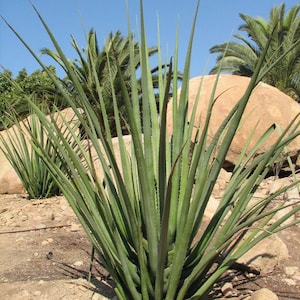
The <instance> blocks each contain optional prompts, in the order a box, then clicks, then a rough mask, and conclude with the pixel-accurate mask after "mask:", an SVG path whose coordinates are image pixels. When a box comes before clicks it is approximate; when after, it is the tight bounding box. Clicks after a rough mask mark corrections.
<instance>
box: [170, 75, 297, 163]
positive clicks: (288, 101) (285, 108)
mask: <svg viewBox="0 0 300 300" xmlns="http://www.w3.org/2000/svg"><path fill="white" fill-rule="evenodd" d="M202 80H203V81H202ZM215 80H216V76H215V75H207V76H204V77H195V78H192V79H191V80H190V83H189V106H188V110H189V114H191V111H192V108H193V106H194V103H195V99H196V97H197V92H198V89H199V85H200V84H202V85H201V91H200V101H199V105H198V108H197V113H196V121H195V122H196V124H199V123H200V130H201V126H202V125H203V123H204V120H205V117H206V112H207V107H208V103H209V100H210V96H211V93H212V90H213V86H214V84H215ZM249 82H250V78H247V77H242V76H235V75H221V76H220V78H219V82H218V85H217V88H216V92H215V97H214V98H215V99H216V101H215V104H214V107H213V111H212V117H211V122H210V125H209V137H212V136H214V134H215V133H216V131H217V129H218V127H219V125H220V124H221V122H222V121H223V120H224V118H225V117H226V116H227V115H228V114H229V112H230V111H231V109H232V108H233V107H234V105H235V104H236V103H237V102H238V101H239V100H240V98H241V97H242V96H243V94H244V92H245V90H246V88H247V86H248V84H249ZM179 92H180V91H179ZM171 110H172V105H169V107H168V126H169V133H170V134H171V132H172V111H171ZM299 113H300V105H299V104H298V103H297V102H295V101H294V100H293V99H292V98H290V97H289V96H287V95H286V94H284V93H282V92H281V91H279V90H278V89H276V88H275V87H272V86H270V85H268V84H265V83H259V84H258V86H257V87H256V88H255V90H254V91H253V92H252V95H251V97H250V99H249V102H248V104H247V107H246V110H245V112H244V115H243V117H242V122H241V124H242V126H241V127H240V129H239V130H238V131H237V132H236V135H235V138H234V140H233V142H232V144H231V147H230V150H229V152H228V155H227V157H226V161H225V164H224V166H223V167H224V168H228V169H230V168H231V167H233V166H234V165H235V163H236V161H237V159H238V157H239V155H240V154H241V152H242V149H243V147H244V145H245V143H246V141H247V140H248V138H249V137H250V136H251V133H252V131H253V129H254V128H255V126H256V125H257V124H258V126H257V128H256V130H255V133H254V135H253V137H252V139H251V142H250V145H249V149H251V148H252V147H253V146H254V145H255V144H256V143H257V141H258V140H259V138H260V137H261V136H262V135H263V133H264V132H265V131H266V130H267V129H268V128H269V127H270V126H271V125H272V124H275V123H276V124H278V125H279V126H280V128H281V130H284V129H285V128H286V127H287V126H288V124H289V123H290V122H291V121H292V120H293V118H294V117H295V116H296V115H297V114H299ZM277 138H278V133H273V134H272V135H271V136H270V137H269V138H268V140H267V141H266V142H265V143H264V144H263V145H262V146H261V147H260V149H259V151H258V152H257V154H258V155H259V154H261V153H263V152H265V151H266V149H268V148H269V147H270V146H271V145H273V144H274V142H275V141H276V139H277ZM288 151H289V152H290V155H291V156H292V157H293V158H295V159H296V158H297V156H298V153H299V151H300V139H299V138H297V139H295V140H294V141H293V142H292V143H291V144H290V145H289V146H288Z"/></svg>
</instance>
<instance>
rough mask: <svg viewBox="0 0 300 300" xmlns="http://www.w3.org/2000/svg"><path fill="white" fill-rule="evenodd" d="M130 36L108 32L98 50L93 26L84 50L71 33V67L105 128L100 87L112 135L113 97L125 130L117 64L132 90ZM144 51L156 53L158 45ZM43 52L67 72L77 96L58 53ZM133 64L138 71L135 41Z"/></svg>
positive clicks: (113, 128)
mask: <svg viewBox="0 0 300 300" xmlns="http://www.w3.org/2000/svg"><path fill="white" fill-rule="evenodd" d="M130 38H131V37H130V35H129V36H126V37H124V36H122V34H121V32H120V31H117V32H116V33H110V34H109V35H108V37H107V39H106V41H105V43H104V46H103V48H102V49H101V50H100V49H99V45H98V39H97V34H96V32H95V31H94V30H93V29H91V30H90V31H89V33H88V36H87V45H86V48H85V49H81V48H80V47H79V45H78V43H77V42H76V39H75V38H74V37H73V36H72V46H73V47H74V49H75V50H76V54H77V55H78V58H77V59H75V60H74V61H71V67H72V70H73V71H74V72H75V74H76V75H77V76H78V78H79V80H80V83H81V84H82V87H83V90H84V91H85V93H86V96H87V98H88V100H89V102H90V104H91V105H92V106H93V107H94V108H95V112H96V114H97V116H98V119H99V121H100V123H101V124H102V128H103V130H104V124H103V118H104V116H103V111H104V110H103V107H101V105H100V101H99V90H98V89H101V94H102V97H103V101H104V104H105V110H106V113H107V116H108V120H109V126H110V129H111V131H112V134H113V135H115V134H116V132H115V130H116V129H115V121H114V108H113V97H115V98H116V102H117V106H118V109H119V111H120V112H121V113H122V119H123V126H122V128H123V129H125V122H126V121H125V120H126V119H127V116H126V113H125V106H124V99H123V97H122V92H121V83H120V77H119V76H118V68H117V65H120V66H121V74H122V77H123V80H124V81H125V84H126V87H127V90H128V92H129V93H131V92H130V91H131V88H132V87H131V81H130V77H131V76H132V69H131V68H130V66H131V65H130V48H129V40H130ZM147 51H148V55H149V56H152V55H154V54H155V53H157V48H156V47H150V48H148V50H147ZM42 53H43V54H47V55H49V56H51V57H52V58H53V59H54V60H55V61H56V62H57V63H58V64H59V65H60V66H61V67H62V68H63V69H64V71H65V73H66V74H67V77H66V78H65V82H67V86H68V89H69V91H70V92H71V93H72V94H73V95H74V96H75V97H77V96H78V95H76V93H77V91H76V89H75V88H74V85H73V83H72V80H71V78H70V70H67V69H66V67H65V65H64V64H63V63H62V61H61V58H60V57H59V55H58V54H57V53H56V52H53V51H51V50H50V49H43V50H42ZM133 65H134V69H135V71H137V70H138V69H139V67H140V65H141V58H140V53H139V48H138V44H137V43H135V45H134V61H133ZM155 71H156V69H154V70H152V74H153V78H155ZM134 76H136V74H134ZM154 81H155V80H154ZM155 82H157V81H155ZM138 89H139V93H141V86H140V82H139V86H138Z"/></svg>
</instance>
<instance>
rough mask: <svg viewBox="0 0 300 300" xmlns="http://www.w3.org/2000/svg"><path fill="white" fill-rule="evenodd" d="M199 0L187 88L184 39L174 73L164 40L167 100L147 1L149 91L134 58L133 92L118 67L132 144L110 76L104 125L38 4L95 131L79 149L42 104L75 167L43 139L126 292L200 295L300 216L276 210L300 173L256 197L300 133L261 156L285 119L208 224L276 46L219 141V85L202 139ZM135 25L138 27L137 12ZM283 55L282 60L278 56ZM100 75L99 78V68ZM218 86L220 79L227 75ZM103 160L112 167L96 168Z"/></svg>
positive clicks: (241, 169)
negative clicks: (196, 70) (198, 119)
mask: <svg viewBox="0 0 300 300" xmlns="http://www.w3.org/2000/svg"><path fill="white" fill-rule="evenodd" d="M199 2H200V1H198V3H197V7H196V13H195V18H194V22H193V25H192V29H191V38H190V42H189V45H188V50H187V55H186V62H185V69H184V72H183V76H182V80H181V92H180V95H179V94H178V93H177V88H178V80H177V74H178V67H177V66H178V54H177V53H178V51H177V50H178V45H179V43H178V41H177V43H176V47H175V54H174V63H172V64H173V67H172V64H170V67H169V71H168V72H166V71H165V68H163V66H164V65H165V64H167V63H165V64H164V63H163V62H162V59H161V49H160V46H159V47H158V53H159V68H158V74H159V76H158V78H159V103H158V105H157V99H156V98H155V92H156V90H154V88H153V82H152V77H151V72H150V63H149V58H148V54H147V43H146V30H145V28H144V14H143V3H142V1H140V6H141V10H140V17H141V29H140V33H141V37H140V39H139V48H140V58H141V81H142V96H141V97H140V94H139V93H138V89H137V79H136V76H135V70H134V65H133V64H132V66H131V68H132V73H131V78H130V80H131V93H130V94H129V93H128V89H127V88H126V85H125V83H124V81H123V80H122V68H121V66H119V67H118V68H119V75H118V76H119V77H120V82H121V84H122V91H123V97H124V103H125V107H126V113H127V115H128V124H127V128H128V132H129V133H130V136H131V146H130V147H128V146H127V147H126V144H125V138H124V136H122V129H121V121H120V113H119V111H118V107H117V103H116V97H115V96H113V105H114V115H115V120H116V129H117V141H118V150H117V149H116V148H114V147H113V141H114V140H113V139H112V138H111V135H110V130H109V124H108V120H107V118H106V117H105V106H104V103H103V96H102V87H101V85H100V84H99V82H98V83H97V81H95V82H96V85H97V93H98V98H99V103H100V105H102V107H103V122H104V124H105V128H106V133H105V134H103V132H102V130H101V126H100V124H99V120H98V119H97V117H96V115H95V113H94V111H93V107H91V106H90V105H89V101H87V96H86V94H85V92H84V90H83V89H82V86H81V85H80V80H79V78H78V77H77V75H76V74H75V73H74V71H73V69H72V67H71V65H70V63H69V61H68V59H67V58H66V56H65V55H64V53H63V51H62V50H61V48H60V46H59V45H58V43H57V41H56V39H55V37H54V36H53V34H52V32H51V30H50V29H49V28H48V26H47V24H46V23H45V21H44V20H43V18H42V17H41V16H40V14H39V13H38V11H37V10H36V12H37V15H38V16H39V18H40V20H41V22H42V24H43V26H44V27H45V29H46V30H47V32H48V34H49V37H50V38H51V40H52V42H53V45H54V47H55V49H56V51H57V53H58V55H59V56H60V59H61V61H62V62H63V64H64V66H65V69H66V70H67V72H68V77H69V78H70V80H72V83H73V86H74V88H75V89H76V90H77V94H78V95H79V98H80V99H79V101H80V102H78V99H77V103H76V105H75V103H74V100H73V99H72V98H70V97H69V95H68V94H66V93H65V92H64V91H63V90H61V93H62V94H63V95H64V97H65V100H66V101H67V102H68V103H69V106H70V107H72V108H73V110H74V112H75V114H76V115H77V117H78V119H79V120H80V121H81V126H82V128H83V130H84V132H85V135H86V137H87V140H86V141H82V140H81V139H80V138H79V137H78V136H77V134H76V132H75V131H74V130H72V128H69V130H70V134H71V135H72V138H73V139H74V140H76V143H78V147H79V149H80V153H81V156H80V157H79V156H78V152H74V149H73V147H72V146H71V145H69V142H68V140H67V139H66V138H65V137H64V134H63V133H62V132H60V130H59V128H58V127H57V126H55V122H51V120H49V119H47V117H46V115H45V114H44V113H43V112H42V111H41V110H39V108H38V107H37V106H35V105H34V103H33V102H31V106H32V109H33V110H34V112H35V113H36V115H37V116H38V117H39V119H40V122H41V124H42V125H43V129H44V130H45V131H46V132H47V134H48V136H49V138H50V139H51V140H52V143H53V145H55V146H56V148H57V151H58V152H59V153H61V155H60V156H59V158H60V159H61V164H62V165H63V166H67V167H68V172H65V171H64V170H63V169H62V168H61V167H60V166H58V165H57V164H55V163H53V161H52V159H51V156H49V154H48V153H47V151H45V150H44V148H43V147H42V144H41V143H40V142H39V140H38V139H34V137H33V140H32V146H33V147H34V149H35V151H36V152H37V153H38V154H39V155H40V157H41V158H42V159H43V161H44V162H45V164H46V165H47V167H48V169H49V171H50V172H51V173H52V174H53V177H54V178H56V180H57V184H58V185H59V187H60V189H61V190H62V192H63V194H64V196H65V197H66V199H67V200H68V201H69V203H70V205H71V206H72V208H73V210H74V212H75V213H76V215H77V217H78V219H79V221H80V222H81V224H82V226H83V228H84V229H85V231H86V233H87V235H88V237H89V238H90V240H91V242H92V243H93V246H94V248H95V249H96V251H97V253H98V255H99V256H100V258H101V260H102V262H103V263H104V265H105V266H106V268H107V270H108V271H109V272H110V275H111V276H112V277H113V279H114V281H115V283H116V288H115V292H116V294H117V296H118V298H119V299H156V300H158V299H169V300H173V299H201V298H202V297H205V296H206V295H207V294H208V293H209V291H210V290H211V289H212V287H213V285H214V283H215V282H216V281H217V280H218V279H219V278H220V276H222V274H224V272H225V271H226V270H228V269H229V268H230V267H231V266H232V264H234V263H235V262H236V261H237V259H238V258H240V257H241V256H242V255H243V254H244V253H246V252H247V251H248V250H249V249H251V248H252V247H253V246H254V245H256V244H257V243H258V242H260V241H261V240H262V239H264V238H266V237H268V236H269V235H271V234H274V233H276V232H278V231H280V230H283V229H285V228H287V227H288V226H292V225H294V224H296V223H299V219H295V220H293V221H288V223H287V222H286V221H287V220H290V217H291V216H292V215H294V214H295V213H296V212H297V211H299V209H300V206H299V205H298V204H294V207H293V209H291V210H290V212H289V213H287V214H285V215H283V216H281V217H280V218H279V219H277V220H276V221H275V222H269V221H270V220H271V219H272V218H273V216H274V214H276V212H278V211H279V210H281V209H283V208H285V207H287V206H289V205H290V204H289V203H288V202H287V203H284V204H283V205H282V204H281V205H278V204H276V202H275V203H273V202H274V201H273V200H274V199H275V198H276V197H277V196H278V195H279V194H280V193H282V192H284V191H286V190H287V189H289V188H290V187H292V186H293V185H295V184H296V183H297V182H293V183H291V185H290V186H286V187H284V188H283V189H281V190H279V191H277V192H275V193H273V194H270V195H267V196H266V197H265V198H264V199H261V200H260V201H259V202H255V203H253V202H251V199H252V196H253V194H254V193H255V191H256V190H257V188H258V187H259V185H260V184H261V182H262V180H263V179H264V178H265V176H266V175H267V174H268V173H269V171H270V169H271V168H272V165H273V164H274V162H275V161H276V159H277V158H278V157H279V156H280V153H282V151H283V149H284V148H285V147H286V146H287V145H288V144H289V143H290V142H291V141H292V140H293V139H295V138H296V137H297V136H298V135H299V130H298V127H299V120H298V119H295V120H294V121H293V122H292V123H291V124H290V126H289V128H287V129H285V130H284V131H283V132H282V134H280V136H279V138H278V140H277V142H276V143H274V145H273V146H272V147H271V148H270V149H269V150H268V151H266V152H265V153H264V154H263V155H261V156H259V157H256V156H255V153H256V150H257V149H258V148H259V146H260V144H261V143H262V142H263V141H264V140H265V139H266V138H268V136H269V135H270V134H271V133H272V132H273V131H274V130H276V125H274V126H272V127H271V128H270V129H269V130H267V131H266V132H265V134H264V135H263V136H262V137H261V139H260V140H259V141H258V143H257V145H256V146H255V147H254V148H253V149H247V145H245V151H244V152H243V153H242V155H241V158H240V160H239V162H238V163H237V165H236V167H235V169H234V171H233V173H232V177H231V179H230V181H229V182H228V185H227V187H226V189H225V191H224V194H223V197H222V199H221V200H220V203H219V206H218V207H217V210H216V212H215V214H214V215H213V216H212V218H211V219H210V220H209V222H205V221H204V216H205V211H206V208H207V204H208V202H209V199H210V196H211V193H212V190H213V187H214V184H215V182H216V180H217V177H218V175H219V173H220V170H221V168H222V163H223V161H224V159H225V156H226V153H227V152H228V149H229V147H230V144H231V141H232V139H233V137H234V135H235V132H236V130H237V128H238V127H239V125H240V120H241V117H242V114H243V111H244V108H245V106H246V105H247V102H248V100H249V97H250V95H251V92H252V90H253V89H254V88H255V86H256V84H257V83H258V82H259V81H260V79H261V78H262V76H263V75H264V74H265V73H266V72H268V69H267V68H262V67H261V66H262V62H263V60H264V56H265V52H266V51H267V50H265V51H264V52H263V53H262V56H261V58H260V61H259V63H258V65H257V68H256V70H255V72H254V75H253V77H252V80H251V82H250V84H249V87H248V88H247V90H246V92H245V94H244V96H243V97H242V98H241V99H240V100H239V102H238V103H237V105H236V106H235V107H234V108H233V109H232V111H231V112H230V113H229V114H228V115H227V116H224V121H223V123H222V124H221V125H220V127H219V129H218V131H217V132H216V134H215V136H214V137H213V139H212V140H211V141H210V143H208V142H207V135H208V127H209V124H210V117H211V111H212V108H213V105H214V101H215V99H216V97H217V95H215V94H214V92H212V95H211V101H210V105H209V107H208V111H207V114H206V116H205V117H206V122H205V125H204V126H203V127H202V128H199V130H198V134H197V135H196V137H195V138H192V137H193V136H194V135H193V129H194V128H195V126H196V127H197V124H195V118H194V115H195V111H196V109H197V104H196V105H195V107H194V111H193V113H192V115H191V116H190V117H188V113H187V104H188V98H189V97H188V96H189V95H188V85H189V69H190V64H191V51H192V41H193V34H194V28H195V23H196V18H197V17H196V16H197V11H198V7H199ZM128 28H129V32H130V22H129V21H128ZM16 34H17V33H16ZM129 36H130V35H129ZM19 38H20V39H21V41H22V42H23V43H24V45H25V46H26V47H27V48H28V49H29V51H31V53H32V54H33V55H34V57H35V58H36V59H37V60H38V62H39V63H40V64H41V66H42V67H45V66H44V65H43V63H42V62H41V61H40V59H39V57H38V55H36V54H35V53H34V52H33V51H32V50H31V49H30V47H29V46H28V45H27V44H26V42H25V41H23V39H22V38H21V37H20V36H19ZM159 44H160V43H159ZM134 45H135V43H134V41H133V40H130V43H129V47H130V48H129V50H130V53H131V54H130V55H131V58H132V59H131V60H132V61H134ZM285 54H286V53H283V54H282V55H285ZM275 63H276V61H274V62H272V64H275ZM272 64H269V65H268V68H269V67H272ZM117 65H118V64H117ZM92 67H93V66H92ZM94 75H95V78H97V77H96V76H97V74H96V72H95V73H94ZM49 76H51V74H49ZM53 81H54V83H55V84H56V86H57V88H58V89H59V88H60V85H59V82H57V80H56V79H55V78H54V77H53ZM215 84H216V85H217V84H218V80H216V83H215ZM112 86H113V81H112ZM171 89H172V95H173V101H172V103H171V104H170V105H172V116H173V121H172V126H171V128H169V130H168V128H167V127H168V126H167V117H168V116H167V111H168V110H167V106H168V103H169V101H170V99H169V94H170V90H171ZM200 89H201V85H200V86H199V90H200ZM112 90H113V88H112ZM198 100H199V99H198ZM199 101H201V99H200V100H199ZM78 103H80V109H81V110H83V111H84V114H85V117H84V118H83V116H82V114H81V112H80V111H79V109H78V107H77V104H78ZM141 106H142V116H141V115H140V107H141ZM127 138H128V137H127ZM250 138H251V137H250ZM86 145H88V147H86ZM192 145H193V147H191V146H192ZM191 149H193V150H192V151H191ZM246 149H247V151H246ZM246 153H247V155H246ZM95 154H96V155H95ZM95 157H96V159H95ZM99 164H100V166H101V167H100V169H101V172H99V169H97V168H99Z"/></svg>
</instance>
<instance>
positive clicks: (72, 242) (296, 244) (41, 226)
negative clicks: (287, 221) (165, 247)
mask: <svg viewBox="0 0 300 300" xmlns="http://www.w3.org/2000/svg"><path fill="white" fill-rule="evenodd" d="M280 237H281V239H282V240H283V241H284V242H285V243H286V245H287V247H288V250H289V258H288V259H287V260H285V261H283V262H280V264H278V265H277V266H276V268H275V270H274V271H273V272H272V273H270V274H264V275H255V274H250V273H246V272H241V271H236V270H235V271H234V270H232V271H230V272H228V273H227V274H226V276H225V277H224V279H223V281H222V282H221V283H220V284H219V285H218V286H216V288H215V290H214V293H213V294H212V295H211V298H222V297H223V298H226V297H227V298H230V299H246V298H247V297H248V296H249V295H251V293H252V292H253V291H255V290H257V289H260V288H262V287H266V288H268V289H270V290H271V291H273V292H274V293H276V294H277V296H278V297H279V299H281V300H286V299H289V300H296V299H300V275H299V276H298V275H297V274H298V273H299V270H300V227H299V226H295V227H293V228H290V229H288V230H286V231H285V232H282V233H280ZM90 254H91V244H90V243H89V241H88V240H87V238H86V235H85V233H84V232H83V230H82V228H81V226H80V225H79V223H78V221H77V219H76V217H75V216H74V214H73V211H72V210H71V208H70V207H69V205H68V203H67V202H66V200H65V199H64V197H62V196H59V197H54V198H49V199H41V200H27V199H26V196H25V195H0V291H1V296H0V298H1V299H4V300H10V299H14V300H19V299H20V300H21V299H22V300H23V299H55V300H56V299H64V300H67V299H70V300H71V299H72V300H75V299H83V300H84V299H92V300H97V299H98V300H100V299H113V298H114V291H113V285H114V283H113V281H112V280H111V278H110V277H109V274H108V273H107V272H106V270H105V269H104V268H103V266H101V263H100V262H99V261H98V260H96V261H94V264H93V269H92V283H89V282H88V281H87V278H88V274H89V266H90V256H91V255H90ZM297 272H298V273H297ZM299 274H300V273H299ZM296 275H297V276H296ZM225 282H230V283H231V284H232V287H233V289H231V293H230V294H225V296H224V290H223V294H222V290H221V287H224V284H225ZM115 299H116V298H115ZM266 300H267V299H266Z"/></svg>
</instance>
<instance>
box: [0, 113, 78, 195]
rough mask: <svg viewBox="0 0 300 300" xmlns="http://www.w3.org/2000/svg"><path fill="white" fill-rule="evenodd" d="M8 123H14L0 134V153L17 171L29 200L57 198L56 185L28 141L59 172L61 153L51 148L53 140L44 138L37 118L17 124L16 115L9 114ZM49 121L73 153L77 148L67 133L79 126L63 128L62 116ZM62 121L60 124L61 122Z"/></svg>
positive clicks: (56, 115) (57, 115) (44, 132)
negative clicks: (70, 146) (34, 143)
mask: <svg viewBox="0 0 300 300" xmlns="http://www.w3.org/2000/svg"><path fill="white" fill-rule="evenodd" d="M9 119H10V120H13V121H12V122H11V123H13V124H14V125H13V126H11V127H10V128H9V129H6V130H4V131H2V134H0V150H1V151H2V152H3V153H4V155H5V157H6V158H7V160H8V161H9V162H10V164H11V166H12V167H13V168H14V170H15V171H16V173H17V175H18V177H19V178H20V180H21V182H22V184H23V186H24V188H25V190H26V192H27V193H28V197H29V199H32V198H35V199H36V198H48V197H51V196H55V195H59V194H60V193H61V190H60V188H59V185H58V184H57V181H56V180H55V179H54V178H53V176H52V174H51V172H50V171H49V169H48V168H47V166H46V164H45V163H44V161H43V159H42V158H41V157H40V155H38V153H37V151H36V150H35V149H34V147H32V146H31V143H30V140H31V139H33V140H34V141H36V142H38V143H39V144H40V146H41V147H42V148H43V151H45V153H47V155H48V157H49V159H51V161H52V163H53V164H55V165H57V167H59V168H60V167H61V168H62V165H63V160H62V159H61V158H60V153H58V152H57V147H56V145H53V143H52V140H51V139H49V138H48V137H47V135H48V134H47V132H46V131H45V129H44V127H43V126H42V124H41V122H40V121H39V118H38V116H37V115H36V114H31V115H30V116H28V117H27V118H26V119H24V120H23V121H21V122H19V121H18V118H17V117H16V115H14V114H11V115H10V117H9ZM51 119H52V122H55V124H56V125H57V126H58V128H59V130H60V131H61V132H62V133H63V134H64V135H65V138H66V140H68V141H69V143H70V145H73V150H74V151H76V150H75V149H76V145H75V144H74V143H73V141H72V136H71V135H69V134H68V132H69V129H70V126H71V128H72V129H73V130H75V129H76V128H78V125H79V124H78V122H76V121H75V122H74V120H73V123H71V124H73V125H69V126H65V125H64V123H65V118H64V116H62V115H61V113H55V114H54V116H52V117H51ZM49 120H50V117H49ZM62 120H63V122H61V121H62ZM77 131H78V130H77ZM78 155H79V154H78ZM63 169H66V167H65V166H64V167H63Z"/></svg>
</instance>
